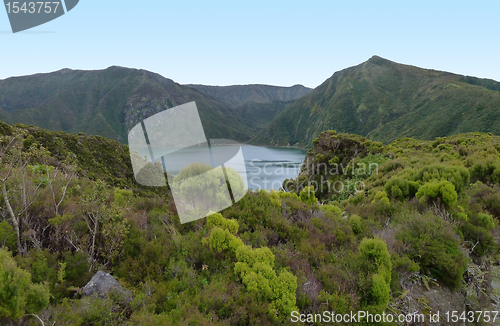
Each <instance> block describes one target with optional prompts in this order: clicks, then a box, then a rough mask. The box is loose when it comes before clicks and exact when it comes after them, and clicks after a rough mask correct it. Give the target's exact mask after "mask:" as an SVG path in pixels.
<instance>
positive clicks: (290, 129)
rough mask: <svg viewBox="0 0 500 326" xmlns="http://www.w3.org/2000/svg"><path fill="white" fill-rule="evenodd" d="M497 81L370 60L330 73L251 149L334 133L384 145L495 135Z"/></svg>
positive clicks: (499, 126) (499, 112)
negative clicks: (407, 139)
mask: <svg viewBox="0 0 500 326" xmlns="http://www.w3.org/2000/svg"><path fill="white" fill-rule="evenodd" d="M499 87H500V83H497V82H495V81H492V80H484V79H479V78H473V77H465V76H460V75H456V74H451V73H447V72H440V71H434V70H428V69H421V68H417V67H413V66H407V65H402V64H398V63H395V62H392V61H389V60H386V59H383V58H380V57H377V56H374V57H372V58H371V59H369V60H368V61H366V62H364V63H362V64H360V65H358V66H355V67H351V68H347V69H345V70H342V71H339V72H336V73H335V74H334V75H333V76H332V77H331V78H329V79H327V80H326V81H325V82H324V83H323V84H322V85H320V86H319V87H318V88H316V89H315V90H314V91H312V92H311V93H309V94H307V95H305V96H303V97H301V98H300V99H298V100H297V101H296V102H295V103H294V104H293V105H290V106H289V107H288V108H286V109H285V110H284V111H283V112H281V113H280V114H279V116H277V117H276V119H275V120H273V121H272V122H271V123H270V124H269V125H268V126H267V127H266V128H264V129H262V130H261V131H260V132H259V134H258V135H257V137H256V138H255V139H254V140H253V142H254V143H256V144H273V145H281V146H286V145H297V146H303V147H307V146H310V145H311V144H312V141H313V139H314V138H315V137H316V136H317V135H318V134H319V133H320V132H322V131H324V130H330V129H335V130H337V131H342V132H349V133H355V134H360V135H363V136H367V137H368V138H370V139H373V140H378V141H382V142H384V143H389V142H391V141H392V140H394V139H396V138H401V137H414V138H422V139H433V138H435V137H439V136H446V135H453V134H458V133H463V132H471V131H482V132H493V133H495V134H500V123H498V122H497V121H499V118H500V92H499V91H497V89H498V88H499Z"/></svg>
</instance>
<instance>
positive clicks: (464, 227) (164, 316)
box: [0, 124, 500, 325]
mask: <svg viewBox="0 0 500 326" xmlns="http://www.w3.org/2000/svg"><path fill="white" fill-rule="evenodd" d="M0 134H1V138H0V151H1V153H0V154H1V158H0V160H1V161H0V163H1V164H0V180H1V187H2V194H1V195H0V214H1V215H0V216H1V221H0V246H2V248H1V249H0V322H1V324H2V325H3V324H7V325H9V324H15V323H19V324H28V325H39V324H41V323H45V324H47V325H48V324H50V325H52V324H53V323H54V322H56V325H170V324H175V325H177V324H179V325H181V324H182V325H186V324H189V325H219V324H220V325H268V324H289V323H290V313H291V312H292V311H294V310H298V311H300V312H301V313H305V314H309V313H312V314H314V313H321V312H323V311H326V310H328V311H335V312H337V313H349V312H350V311H356V310H367V311H371V312H373V313H375V312H386V313H394V314H399V313H410V312H413V311H414V310H415V309H417V310H418V311H420V312H422V313H424V314H428V313H430V312H431V311H437V310H440V309H441V310H443V309H448V310H451V309H452V308H453V309H455V310H460V309H461V308H462V306H463V309H466V308H465V307H467V309H470V310H482V309H489V310H491V309H492V306H491V305H490V301H491V294H492V292H491V291H492V289H491V287H490V286H489V283H490V281H491V276H489V275H490V274H488V271H489V269H490V268H491V266H493V265H494V264H496V263H497V259H498V258H497V257H496V255H497V252H498V227H497V225H498V222H497V221H498V217H499V216H500V204H499V203H500V192H499V182H500V137H496V136H492V135H489V134H483V133H474V134H464V135H457V136H453V137H449V138H438V139H436V140H434V141H420V140H414V139H402V140H398V141H395V142H393V143H392V144H390V145H388V146H384V145H382V144H381V143H377V142H372V141H370V140H367V139H365V138H362V137H360V136H355V135H348V134H336V133H335V132H333V131H331V132H324V133H322V134H321V135H320V137H319V138H318V139H317V140H315V141H314V147H313V148H312V149H311V150H310V152H309V154H308V161H306V164H305V166H304V169H303V172H302V173H301V175H299V177H298V178H297V180H293V182H291V183H289V184H288V187H286V188H287V189H289V192H266V191H260V192H250V193H248V194H247V195H246V196H245V197H244V198H243V199H242V200H241V201H239V202H238V203H236V204H235V205H233V206H232V207H230V208H228V209H226V210H224V211H223V212H221V213H220V214H219V213H216V214H213V215H211V216H209V217H208V218H206V219H202V220H198V221H196V222H192V223H188V224H183V225H181V224H180V222H179V219H178V217H177V215H176V210H175V205H174V204H173V201H172V199H171V197H170V194H169V191H168V189H160V188H158V189H156V188H154V189H153V188H147V187H141V186H139V185H137V184H135V182H134V180H133V174H132V172H131V167H130V161H128V148H127V147H126V146H121V145H119V144H118V143H117V142H115V141H110V140H107V139H104V138H101V137H87V136H85V135H83V134H79V135H70V134H65V133H57V132H48V131H45V130H41V129H39V128H35V127H25V126H16V127H10V126H8V125H5V124H0ZM353 163H354V165H353V166H354V167H355V169H351V170H347V169H343V172H342V173H332V171H333V172H335V167H337V168H338V167H339V166H340V165H342V166H343V167H346V166H347V165H348V164H353ZM361 163H363V164H366V166H370V165H371V164H376V166H377V169H372V170H369V169H368V170H364V171H363V170H361V169H360V168H361V166H362V165H358V164H361ZM312 164H315V165H316V167H321V168H315V169H312V168H311V167H312ZM372 166H375V165H372ZM336 181H338V182H341V183H342V184H343V185H349V184H353V183H354V184H356V183H357V185H358V186H359V187H358V188H357V189H358V190H361V189H362V191H357V192H356V191H355V190H353V187H351V188H349V187H345V188H344V190H345V191H341V192H340V191H337V190H338V189H339V188H335V187H333V186H331V187H323V188H322V187H321V185H324V184H325V185H333V184H335V182H336ZM361 184H362V185H363V187H362V188H361ZM336 185H340V183H337V184H336ZM97 270H105V271H107V272H110V273H111V274H112V275H113V276H114V277H115V278H117V279H118V281H119V282H120V283H121V284H122V285H123V286H124V287H125V288H126V289H128V290H130V291H132V293H133V298H132V299H131V300H128V299H126V298H122V297H120V296H114V295H111V296H109V297H107V298H92V297H82V296H81V289H82V287H83V286H84V285H85V284H86V283H87V282H88V281H89V280H90V278H91V277H92V276H93V275H94V274H95V272H96V271H97ZM428 289H432V290H434V292H437V293H438V295H439V291H441V293H443V294H446V295H448V296H449V297H452V296H453V295H455V294H460V297H461V298H462V301H463V302H459V303H458V304H462V306H460V305H459V306H453V305H451V306H439V305H438V303H436V302H434V301H432V298H431V297H430V296H429V295H428V293H430V292H429V291H428ZM410 290H411V291H410ZM434 292H433V293H434ZM435 296H436V295H435ZM448 301H451V300H448ZM360 324H367V323H363V322H361V323H360Z"/></svg>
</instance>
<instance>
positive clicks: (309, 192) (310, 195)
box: [299, 186, 318, 205]
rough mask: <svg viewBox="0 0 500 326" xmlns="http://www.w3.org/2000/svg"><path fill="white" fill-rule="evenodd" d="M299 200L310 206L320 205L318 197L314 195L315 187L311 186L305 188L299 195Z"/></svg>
mask: <svg viewBox="0 0 500 326" xmlns="http://www.w3.org/2000/svg"><path fill="white" fill-rule="evenodd" d="M299 199H300V201H302V202H304V203H306V204H308V205H316V204H317V203H318V199H317V198H316V195H315V194H314V187H313V186H309V187H304V189H302V191H301V192H300V194H299Z"/></svg>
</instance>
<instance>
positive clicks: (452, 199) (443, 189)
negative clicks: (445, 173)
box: [417, 181, 458, 206]
mask: <svg viewBox="0 0 500 326" xmlns="http://www.w3.org/2000/svg"><path fill="white" fill-rule="evenodd" d="M417 198H418V199H419V200H420V202H421V203H423V202H425V201H426V200H432V201H436V200H438V199H440V200H441V202H442V203H444V204H445V205H448V206H453V205H455V204H456V203H457V198H458V195H457V192H456V191H455V186H454V185H453V184H452V183H451V182H449V181H431V182H428V183H426V184H424V185H423V186H421V187H420V189H419V190H418V192H417Z"/></svg>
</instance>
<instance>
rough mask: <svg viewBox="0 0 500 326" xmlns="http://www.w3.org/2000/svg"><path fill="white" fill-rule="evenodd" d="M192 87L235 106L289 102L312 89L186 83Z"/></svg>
mask: <svg viewBox="0 0 500 326" xmlns="http://www.w3.org/2000/svg"><path fill="white" fill-rule="evenodd" d="M186 86H189V87H192V88H194V89H196V90H198V91H200V92H202V93H204V94H207V95H210V96H212V97H213V98H216V99H219V100H224V101H227V102H229V103H231V104H232V105H233V106H235V107H237V106H241V105H244V104H246V103H271V102H289V101H293V100H296V99H298V98H299V97H302V96H304V95H306V94H307V93H309V92H310V91H312V89H311V88H308V87H305V86H302V85H294V86H291V87H281V86H271V85H259V84H253V85H233V86H206V85H195V84H190V85H186Z"/></svg>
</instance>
